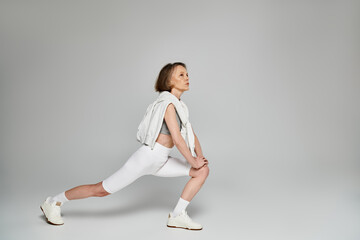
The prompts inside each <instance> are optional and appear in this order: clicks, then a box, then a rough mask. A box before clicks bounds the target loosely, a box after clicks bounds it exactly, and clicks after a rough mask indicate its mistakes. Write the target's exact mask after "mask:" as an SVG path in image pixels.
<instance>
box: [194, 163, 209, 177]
mask: <svg viewBox="0 0 360 240" xmlns="http://www.w3.org/2000/svg"><path fill="white" fill-rule="evenodd" d="M209 172H210V171H209V167H208V166H207V165H205V166H203V167H202V168H199V169H194V170H193V171H192V172H191V174H190V176H192V177H196V178H203V179H204V180H205V179H206V178H207V176H208V175H209Z"/></svg>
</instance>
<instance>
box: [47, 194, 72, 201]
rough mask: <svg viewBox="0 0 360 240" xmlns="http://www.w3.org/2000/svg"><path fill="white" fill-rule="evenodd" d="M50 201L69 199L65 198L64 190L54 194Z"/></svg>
mask: <svg viewBox="0 0 360 240" xmlns="http://www.w3.org/2000/svg"><path fill="white" fill-rule="evenodd" d="M51 201H53V202H62V203H65V202H68V201H69V199H67V198H66V196H65V192H62V193H60V194H58V195H56V196H55V197H52V198H51Z"/></svg>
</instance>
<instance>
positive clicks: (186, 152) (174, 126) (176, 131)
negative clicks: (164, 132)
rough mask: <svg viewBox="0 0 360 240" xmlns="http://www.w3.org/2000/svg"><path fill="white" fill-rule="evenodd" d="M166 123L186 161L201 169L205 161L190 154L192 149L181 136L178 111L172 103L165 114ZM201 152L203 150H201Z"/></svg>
mask: <svg viewBox="0 0 360 240" xmlns="http://www.w3.org/2000/svg"><path fill="white" fill-rule="evenodd" d="M164 118H165V122H166V125H167V126H168V129H169V131H170V134H171V137H172V139H173V142H174V144H175V145H176V147H177V149H179V151H180V153H181V154H182V155H183V156H184V157H185V159H186V160H187V161H188V162H189V163H190V165H191V166H192V167H194V168H198V167H201V166H202V165H203V164H204V160H198V161H197V158H194V157H193V156H192V154H191V152H190V149H189V148H188V147H187V145H186V142H185V140H184V138H183V137H182V136H181V133H180V127H179V124H178V122H177V121H176V111H175V107H174V105H173V104H172V103H170V104H169V105H168V107H167V109H166V112H165V117H164ZM200 151H201V150H200Z"/></svg>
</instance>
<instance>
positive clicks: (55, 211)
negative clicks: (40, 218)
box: [40, 197, 64, 225]
mask: <svg viewBox="0 0 360 240" xmlns="http://www.w3.org/2000/svg"><path fill="white" fill-rule="evenodd" d="M50 199H51V197H48V198H47V199H46V200H45V202H44V203H43V204H42V205H41V206H40V209H41V211H42V212H43V213H44V215H45V217H46V220H47V222H48V223H50V224H53V225H63V224H64V221H63V219H62V217H61V210H60V206H62V205H63V203H62V202H50Z"/></svg>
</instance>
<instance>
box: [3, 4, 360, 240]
mask: <svg viewBox="0 0 360 240" xmlns="http://www.w3.org/2000/svg"><path fill="white" fill-rule="evenodd" d="M359 13H360V2H359V1H4V0H2V1H1V3H0V34H1V35H0V67H1V69H0V78H1V85H0V111H1V112H0V114H1V115H0V121H1V125H0V141H1V149H0V154H1V155H0V157H1V165H0V178H1V179H0V184H1V198H0V199H1V200H0V201H1V204H0V210H1V217H0V238H1V239H24V238H25V237H26V238H28V239H29V238H30V239H34V238H36V239H65V238H66V239H79V238H85V237H86V238H87V239H96V238H100V237H101V238H105V239H112V238H114V239H115V238H116V239H121V238H122V237H133V238H139V237H146V238H154V239H155V238H157V239H158V238H161V239H164V238H172V239H180V238H181V239H184V238H187V239H195V238H196V239H205V238H208V239H209V238H210V239H211V238H218V237H222V238H227V239H234V238H235V237H236V238H237V239H277V240H279V239H292V240H294V239H307V240H308V239H326V240H330V239H347V240H350V239H359V237H360V230H359V229H360V228H359V226H360V225H359V224H360V215H359V214H360V208H359V207H360V192H359V186H360V184H359V183H360V181H359V180H360V179H359V172H360V171H359V170H360V168H359V159H360V151H359V149H360V148H359V143H360V126H359V122H360V108H359V103H360V94H359V93H360V92H359V90H360V70H359V69H360V68H359V63H360V44H359V43H360V15H359ZM175 61H183V62H185V63H186V64H187V66H188V72H189V77H190V90H189V91H188V92H185V93H184V94H183V95H182V99H183V100H184V101H185V102H186V104H187V105H188V107H189V110H190V122H191V123H192V125H193V127H194V130H195V132H196V134H197V135H198V137H199V140H200V143H201V146H202V148H203V152H204V155H205V156H206V157H207V158H208V160H209V162H210V165H209V167H210V175H209V178H208V179H207V182H206V183H205V185H204V186H203V188H202V189H201V190H200V192H199V194H198V195H196V196H195V198H194V199H193V201H192V202H191V203H190V205H189V207H188V213H189V215H190V216H191V217H192V218H193V219H194V220H195V221H198V222H200V223H202V224H203V226H204V229H203V230H202V231H200V232H192V231H185V230H178V229H168V228H166V226H165V224H166V218H167V214H168V212H169V211H171V210H172V208H173V207H174V205H175V204H176V202H177V200H178V198H179V196H180V194H181V191H182V189H183V186H184V185H185V183H186V182H187V180H188V178H186V177H180V178H158V177H154V176H145V177H142V178H140V179H138V180H137V181H136V182H135V183H133V184H132V185H131V186H128V187H127V188H125V189H123V190H122V191H120V192H117V193H115V194H113V195H110V196H108V197H105V198H88V199H85V200H77V201H71V202H68V203H66V204H65V205H64V206H63V207H62V213H63V216H64V220H65V225H64V226H61V227H55V226H51V225H48V224H46V223H45V221H44V218H43V216H42V213H41V211H40V209H39V205H40V204H41V203H42V202H43V201H44V199H45V198H46V197H47V196H50V195H55V194H57V193H59V192H62V191H64V190H67V189H69V188H71V187H74V186H77V185H80V184H87V183H96V182H98V181H101V180H103V179H104V178H105V177H107V176H108V175H110V174H112V173H113V172H114V171H116V170H117V169H118V168H119V167H121V166H122V164H123V163H124V162H125V161H126V160H127V158H128V157H129V156H130V155H131V154H132V153H133V152H134V151H136V150H137V148H138V147H139V146H140V144H139V143H138V142H137V141H136V130H137V126H138V124H139V123H140V121H141V118H142V117H143V115H144V113H145V110H146V107H147V106H148V105H149V104H150V103H151V102H152V101H154V99H155V98H156V97H157V93H156V92H154V90H153V86H154V83H155V80H156V77H157V74H158V73H159V71H160V69H161V67H162V66H164V65H165V64H166V63H168V62H175ZM172 154H173V155H177V156H181V155H180V154H179V152H178V151H177V150H173V153H172Z"/></svg>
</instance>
